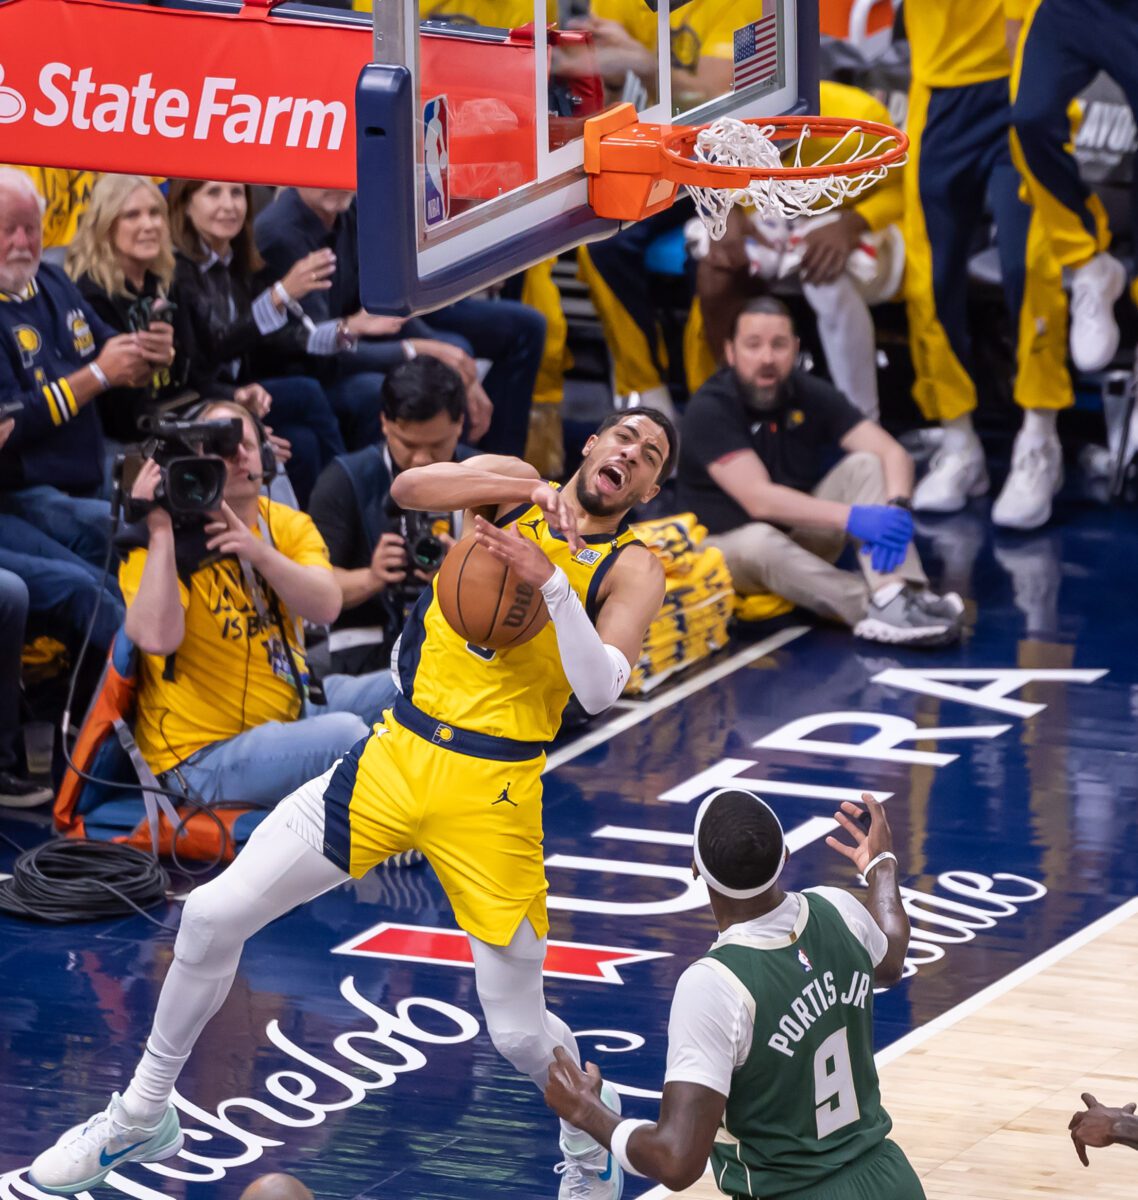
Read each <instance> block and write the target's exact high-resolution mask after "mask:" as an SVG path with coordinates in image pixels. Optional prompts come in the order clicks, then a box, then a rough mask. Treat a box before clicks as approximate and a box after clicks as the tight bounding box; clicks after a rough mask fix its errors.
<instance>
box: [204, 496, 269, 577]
mask: <svg viewBox="0 0 1138 1200" xmlns="http://www.w3.org/2000/svg"><path fill="white" fill-rule="evenodd" d="M211 516H212V517H213V520H211V521H210V522H209V524H207V525H206V527H205V532H206V538H207V541H206V549H207V550H216V551H217V552H218V554H235V555H236V556H237V557H238V558H243V559H245V561H246V562H248V563H251V564H252V565H253V566H256V565H257V560H258V559H259V558H260V556H261V554H262V553H263V551H264V550H265V548H266V547H265V543H264V542H263V541H261V539H260V538H259V537H254V536H253V531H252V530H251V529H250V528H249V526H248V525H246V524H245V523H244V522H243V521H242V520H241V518H240V517H239V516H238V515H237V514H236V513H235V512H234V511H233V509H231V508H230V507H229V505H228V504H226V503H225V501H224V500H222V502H221V508H220V510H219V511H218V512H216V513H212V514H211Z"/></svg>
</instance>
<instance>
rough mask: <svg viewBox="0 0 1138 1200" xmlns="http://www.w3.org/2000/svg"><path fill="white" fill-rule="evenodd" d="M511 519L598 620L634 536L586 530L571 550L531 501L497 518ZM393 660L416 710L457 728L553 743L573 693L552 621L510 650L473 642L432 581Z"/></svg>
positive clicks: (628, 532) (505, 521) (502, 522)
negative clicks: (611, 577) (606, 583)
mask: <svg viewBox="0 0 1138 1200" xmlns="http://www.w3.org/2000/svg"><path fill="white" fill-rule="evenodd" d="M512 521H516V522H517V529H518V532H519V533H521V535H522V536H523V537H528V538H532V539H533V540H534V541H536V542H537V544H538V545H539V546H540V547H541V548H542V550H544V551H545V553H546V555H547V556H548V557H549V559H550V561H551V562H552V563H553V564H554V565H555V566H558V567H560V568H561V569H562V570H563V571H564V572H565V574H566V575H567V576H568V577H569V583H570V585H571V586H572V588H573V590H574V591H575V592H576V593H577V595H578V596H579V597H580V599H581V603H582V604H583V605H584V606H585V611H586V612H587V613H588V614H589V616H590V618H591V619H594V620H595V619H596V607H597V605H596V599H597V595H598V592H599V590H600V585H601V581H602V580H603V579H604V577H605V575H606V574H607V573H608V571H609V569H610V568H611V567H612V564H613V563H614V562H615V561H616V556H617V555H618V554H619V553H620V551H621V550H623V549H624V547H625V546H628V545H631V544H632V543H633V542H636V541H637V538H636V535H635V534H634V533H633V532H632V531H631V530H629V529H626V528H624V527H623V526H622V527H621V529H620V530H618V531H617V532H615V533H612V534H603V535H590V536H588V537H586V538H585V543H586V544H585V548H584V549H583V550H579V551H578V552H577V553H576V554H574V553H573V552H572V550H570V548H569V545H568V544H567V543H566V541H565V539H564V538H562V537H560V536H559V535H557V534H554V533H551V532H550V530H549V526H548V525H547V524H546V521H545V517H544V516H543V515H542V512H541V509H540V508H538V507H537V506H536V505H535V506H533V507H528V506H527V507H523V508H519V509H516V510H515V511H514V512H511V513H508V514H506V516H505V517H503V518H501V520H499V522H498V523H499V524H500V525H506V524H508V523H510V522H512ZM398 665H399V679H400V684H401V686H402V688H403V694H404V696H405V697H406V698H407V699H408V700H410V701H411V703H412V704H413V705H414V706H415V707H416V708H417V709H419V710H420V711H421V712H424V713H426V714H427V715H428V716H430V717H432V718H434V719H435V720H437V721H440V722H445V723H446V724H448V725H454V726H456V727H457V728H458V729H466V730H470V731H472V732H475V733H481V734H488V735H490V736H492V737H499V738H509V739H511V740H513V741H520V742H536V743H545V742H549V741H551V740H552V739H553V737H554V735H555V734H556V733H557V730H558V729H559V728H560V726H561V714H562V712H563V711H564V709H565V705H566V703H567V702H568V700H569V696H570V692H571V689H570V687H569V683H568V680H566V678H565V672H564V670H563V669H562V667H561V656H560V655H559V654H558V651H557V634H556V633H555V632H554V629H553V624H552V622H550V623H548V624H547V625H546V627H545V628H544V629H543V630H542V631H541V632H540V633H539V634H538V635H537V637H535V638H533V639H531V640H530V641H528V642H526V643H525V644H524V645H522V646H516V647H514V648H513V649H509V650H485V649H482V648H480V647H477V646H472V645H470V644H469V643H468V642H465V641H464V640H463V639H462V638H460V637H459V636H458V634H457V633H455V632H454V630H453V629H451V627H450V626H449V625H448V624H447V623H446V620H445V618H444V617H443V614H442V610H441V609H440V608H439V602H438V597H437V595H436V594H435V588H434V585H432V589H431V591H430V592H424V594H423V597H422V599H421V601H420V603H419V605H418V606H416V609H415V611H414V612H413V613H412V615H411V617H410V619H409V620H408V622H407V625H406V627H405V628H404V630H403V636H402V638H401V639H400V644H399V658H398ZM444 736H445V735H444Z"/></svg>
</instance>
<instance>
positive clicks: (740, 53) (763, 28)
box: [733, 0, 778, 91]
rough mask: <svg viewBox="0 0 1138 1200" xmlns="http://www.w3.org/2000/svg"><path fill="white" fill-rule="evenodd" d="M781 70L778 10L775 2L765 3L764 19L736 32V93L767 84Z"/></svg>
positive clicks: (734, 76)
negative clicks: (749, 87)
mask: <svg viewBox="0 0 1138 1200" xmlns="http://www.w3.org/2000/svg"><path fill="white" fill-rule="evenodd" d="M777 70H778V10H777V8H776V7H775V5H774V3H773V2H772V0H764V3H763V15H762V16H761V17H760V18H759V19H758V20H757V21H755V22H753V23H752V24H750V25H744V26H743V28H742V29H736V30H735V55H734V72H733V87H734V90H735V91H739V90H740V89H741V88H745V87H748V86H749V85H750V84H752V83H766V82H767V81H768V80H770V79H772V78H773V77H774V75H775V72H776V71H777Z"/></svg>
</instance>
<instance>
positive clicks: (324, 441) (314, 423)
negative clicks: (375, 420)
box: [260, 375, 344, 509]
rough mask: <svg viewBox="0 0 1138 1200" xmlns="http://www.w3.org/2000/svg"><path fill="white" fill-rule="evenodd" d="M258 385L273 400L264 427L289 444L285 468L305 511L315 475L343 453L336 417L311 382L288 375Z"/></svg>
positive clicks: (317, 386) (264, 380)
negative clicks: (289, 450) (289, 448)
mask: <svg viewBox="0 0 1138 1200" xmlns="http://www.w3.org/2000/svg"><path fill="white" fill-rule="evenodd" d="M260 382H261V386H262V387H263V388H264V389H265V391H267V392H268V393H269V395H270V396H272V398H273V404H272V407H271V408H270V409H269V413H268V416H267V417H266V418H265V424H266V425H268V426H269V428H270V429H272V431H273V432H274V433H275V434H278V435H279V436H280V437H283V438H288V440H289V441H290V442H291V443H292V458H290V459H289V461H288V463H287V464H286V467H285V469H286V470H287V471H288V477H289V479H290V480H291V481H292V486H293V490H294V491H295V492H296V498H297V501H298V503H299V504H300V507H301V508H302V509H303V508H307V507H308V497H309V496H310V495H311V494H312V488H313V485H314V484H315V483H316V478H317V476H318V475H319V474H320V472H321V471H323V470H324V468H325V467H326V466H327V465H328V464H329V463H330V462H331V461H332V459H334V458H335V457H336V456H337V455H338V454H343V453H344V439H343V438H342V437H341V436H340V426H339V425H338V424H337V422H336V414H335V413H334V412H333V411H332V406H331V405H330V404H329V403H328V397H327V396H326V395H325V394H324V389H323V388H322V387H321V386H320V384H319V383H317V382H316V380H315V379H308V378H306V377H305V376H303V375H289V376H285V377H282V378H280V379H262V380H261V381H260Z"/></svg>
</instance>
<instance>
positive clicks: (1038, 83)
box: [1012, 0, 1134, 371]
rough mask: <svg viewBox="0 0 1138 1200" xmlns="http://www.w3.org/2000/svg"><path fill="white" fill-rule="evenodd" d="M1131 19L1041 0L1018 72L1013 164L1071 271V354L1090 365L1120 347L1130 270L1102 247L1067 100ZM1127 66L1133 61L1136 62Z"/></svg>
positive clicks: (1084, 5)
mask: <svg viewBox="0 0 1138 1200" xmlns="http://www.w3.org/2000/svg"><path fill="white" fill-rule="evenodd" d="M1102 10H1106V11H1105V12H1104V11H1102ZM1126 23H1127V22H1126V20H1125V19H1124V17H1123V13H1122V8H1121V7H1119V6H1118V5H1112V4H1102V3H1097V2H1096V0H1086V2H1085V0H1044V2H1043V3H1041V4H1039V5H1038V6H1037V7H1036V9H1035V11H1034V13H1033V14H1031V15H1030V16H1029V18H1028V21H1027V22H1025V28H1024V30H1023V33H1022V34H1021V37H1020V43H1019V47H1018V49H1017V54H1016V64H1015V70H1014V72H1013V76H1012V86H1013V96H1014V104H1013V106H1012V122H1013V127H1014V134H1013V149H1014V153H1015V155H1016V165H1017V166H1018V167H1019V168H1020V170H1021V172H1022V173H1023V175H1024V178H1025V180H1026V182H1027V186H1028V190H1029V192H1030V194H1031V200H1032V204H1033V205H1034V207H1035V208H1036V209H1037V210H1038V212H1039V214H1040V217H1041V219H1042V221H1043V224H1044V226H1045V228H1046V230H1047V233H1048V236H1049V239H1050V242H1051V249H1052V252H1053V253H1054V255H1055V258H1056V259H1057V261H1058V262H1059V264H1060V266H1063V267H1067V268H1069V269H1070V271H1071V299H1072V321H1071V357H1072V359H1073V360H1074V362H1075V365H1076V366H1077V367H1079V368H1080V370H1084V371H1097V370H1100V369H1101V368H1102V367H1104V366H1106V364H1107V363H1108V362H1110V360H1111V359H1112V358H1113V357H1114V354H1115V352H1116V351H1117V349H1118V336H1119V335H1118V323H1117V322H1116V321H1115V319H1114V311H1113V308H1114V301H1115V300H1116V299H1117V298H1118V297H1119V295H1121V293H1122V289H1123V288H1124V287H1125V285H1126V272H1125V269H1124V268H1123V266H1122V264H1121V263H1120V262H1119V261H1118V260H1117V259H1115V258H1114V257H1112V256H1111V255H1110V254H1108V253H1106V250H1107V247H1108V246H1109V245H1110V227H1109V225H1108V224H1107V217H1106V210H1105V209H1104V208H1103V206H1102V203H1101V201H1100V200H1099V199H1098V197H1097V196H1095V195H1094V194H1093V193H1092V192H1091V190H1090V188H1088V187H1087V185H1086V184H1085V183H1084V182H1083V181H1082V179H1081V178H1080V176H1079V167H1078V163H1077V162H1076V160H1075V156H1074V154H1073V153H1071V152H1070V151H1069V150H1068V148H1067V147H1068V145H1069V143H1070V141H1071V121H1070V115H1069V112H1068V106H1069V105H1070V102H1071V101H1072V100H1073V99H1074V97H1075V96H1076V95H1077V94H1078V93H1079V92H1080V91H1081V90H1082V89H1083V88H1084V87H1086V85H1087V84H1088V83H1090V81H1091V80H1092V79H1093V78H1094V76H1095V75H1096V73H1097V72H1098V70H1099V67H1100V66H1101V65H1104V64H1103V63H1102V61H1101V60H1102V58H1103V56H1104V55H1106V54H1107V53H1108V49H1107V47H1108V46H1110V45H1112V44H1114V43H1115V42H1116V41H1117V40H1118V39H1119V37H1120V35H1121V34H1122V32H1123V29H1124V27H1125V25H1126ZM1130 24H1131V25H1133V21H1132V20H1131V22H1130ZM1121 40H1122V41H1123V42H1125V40H1126V39H1125V37H1122V39H1121ZM1130 52H1131V53H1133V52H1134V48H1133V47H1132V48H1131V51H1130ZM1124 57H1125V56H1123V58H1124ZM1124 69H1127V70H1129V71H1130V72H1133V70H1134V68H1133V66H1132V65H1130V64H1127V65H1126V67H1125V68H1124Z"/></svg>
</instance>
